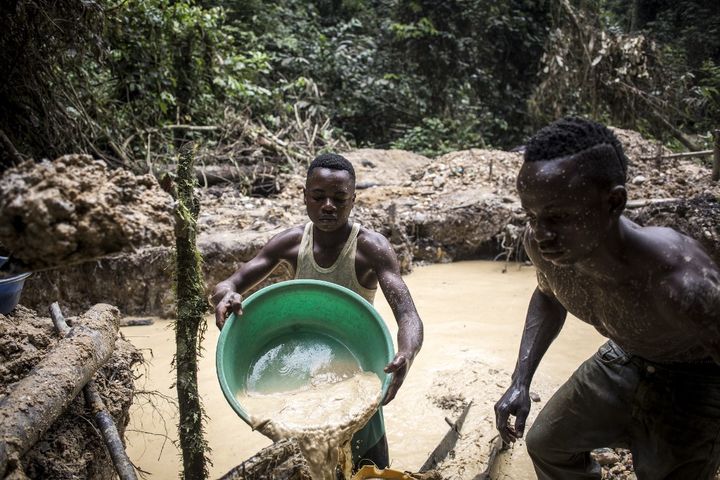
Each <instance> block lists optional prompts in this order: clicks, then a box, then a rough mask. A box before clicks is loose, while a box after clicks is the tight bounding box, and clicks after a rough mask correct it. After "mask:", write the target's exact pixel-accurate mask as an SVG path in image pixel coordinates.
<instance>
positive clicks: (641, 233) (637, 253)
mask: <svg viewBox="0 0 720 480" xmlns="http://www.w3.org/2000/svg"><path fill="white" fill-rule="evenodd" d="M630 254H631V255H632V256H631V259H633V258H634V259H635V261H636V262H637V263H639V264H640V265H644V266H645V268H646V269H648V270H652V271H654V274H655V275H654V276H655V279H656V282H661V281H663V279H664V278H665V277H670V276H674V275H678V274H679V275H688V274H692V273H693V272H700V271H703V270H707V269H710V270H715V271H718V265H716V264H715V262H714V261H713V260H712V258H710V256H709V255H708V253H707V252H706V251H705V249H704V248H703V247H702V245H701V244H700V242H698V241H697V240H695V239H694V238H691V237H688V236H687V235H684V234H682V233H680V232H678V231H677V230H674V229H672V228H668V227H653V226H650V227H640V226H635V228H633V231H632V250H631V251H630Z"/></svg>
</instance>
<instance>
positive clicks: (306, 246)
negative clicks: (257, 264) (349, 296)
mask: <svg viewBox="0 0 720 480" xmlns="http://www.w3.org/2000/svg"><path fill="white" fill-rule="evenodd" d="M359 231H360V224H359V223H354V224H353V226H352V230H351V231H350V236H349V237H348V239H347V242H345V246H343V249H342V251H341V252H340V255H339V256H338V258H337V260H336V261H335V263H333V264H332V265H330V266H329V267H328V268H323V267H321V266H320V265H318V264H317V262H315V256H314V255H313V245H314V242H313V224H312V222H308V223H307V225H305V231H304V233H303V237H302V240H301V241H300V251H299V252H298V258H297V269H296V270H295V278H309V279H312V280H324V281H326V282H332V283H335V284H338V285H342V286H343V287H345V288H349V289H350V290H352V291H353V292H355V293H357V294H359V295H360V296H361V297H363V298H364V299H365V300H367V301H368V302H370V303H373V301H374V300H375V292H377V288H372V289H370V288H365V287H363V286H362V285H360V282H359V281H358V279H357V273H356V272H355V253H356V252H357V237H358V232H359Z"/></svg>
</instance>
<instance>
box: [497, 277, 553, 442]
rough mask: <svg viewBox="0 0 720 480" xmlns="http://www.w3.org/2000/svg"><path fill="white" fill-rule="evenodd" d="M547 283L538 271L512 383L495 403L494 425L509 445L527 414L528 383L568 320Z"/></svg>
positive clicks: (523, 429)
mask: <svg viewBox="0 0 720 480" xmlns="http://www.w3.org/2000/svg"><path fill="white" fill-rule="evenodd" d="M546 282H547V281H546V280H545V278H544V276H543V274H542V273H541V272H538V287H537V288H536V289H535V292H534V293H533V295H532V297H531V298H530V305H529V306H528V312H527V316H526V318H525V328H524V329H523V335H522V339H521V340H520V353H519V354H518V359H517V363H516V364H515V371H514V372H513V374H512V383H511V384H510V387H509V388H508V389H507V391H506V392H505V394H504V395H503V396H502V397H501V398H500V400H499V401H498V402H497V403H496V404H495V422H496V426H497V429H498V431H499V432H500V436H501V437H502V438H503V440H504V441H505V442H508V443H509V442H514V441H515V440H517V439H518V438H519V437H522V436H523V433H524V431H525V422H526V421H527V417H528V414H529V413H530V383H531V381H532V378H533V375H535V371H536V370H537V367H538V365H539V364H540V360H541V359H542V357H543V356H544V355H545V352H547V349H548V348H549V347H550V344H551V343H552V342H553V340H555V338H556V337H557V335H558V333H560V330H561V329H562V327H563V325H564V323H565V318H566V317H567V310H566V309H565V307H563V306H562V305H561V304H560V302H559V301H558V300H557V299H556V298H555V296H554V295H552V292H551V291H550V289H549V288H547V283H546ZM510 415H514V416H515V424H514V426H513V425H510V424H509V423H508V420H509V419H510Z"/></svg>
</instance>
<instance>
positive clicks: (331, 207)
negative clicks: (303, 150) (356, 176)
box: [304, 168, 355, 232]
mask: <svg viewBox="0 0 720 480" xmlns="http://www.w3.org/2000/svg"><path fill="white" fill-rule="evenodd" d="M304 199H305V206H306V207H307V214H308V217H310V220H311V221H312V222H313V224H314V225H315V227H316V228H318V229H319V230H322V231H326V232H332V231H335V230H337V229H339V228H341V227H343V226H345V225H346V224H347V221H348V218H349V217H350V211H351V210H352V208H353V205H354V204H355V185H354V182H353V179H352V177H351V176H350V173H349V172H347V171H345V170H331V169H329V168H315V169H313V171H312V172H310V175H309V176H308V178H307V181H306V183H305V195H304Z"/></svg>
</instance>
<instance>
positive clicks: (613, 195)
mask: <svg viewBox="0 0 720 480" xmlns="http://www.w3.org/2000/svg"><path fill="white" fill-rule="evenodd" d="M608 203H609V204H610V213H611V214H612V215H614V216H616V217H619V216H620V215H622V212H623V210H625V204H626V203H627V190H625V187H624V186H623V185H615V186H614V187H612V188H611V189H610V194H609V195H608Z"/></svg>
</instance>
